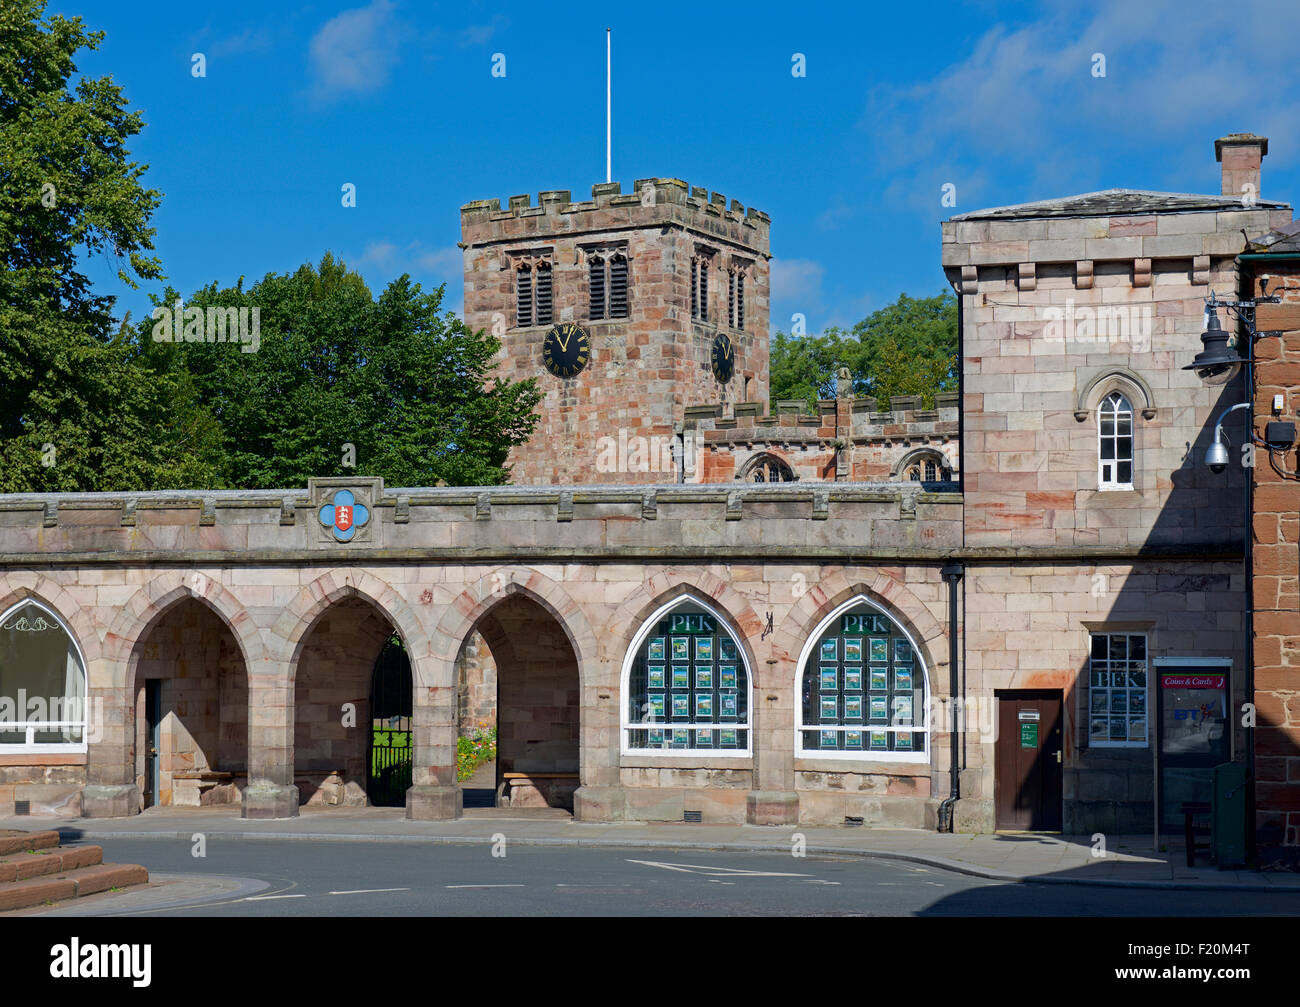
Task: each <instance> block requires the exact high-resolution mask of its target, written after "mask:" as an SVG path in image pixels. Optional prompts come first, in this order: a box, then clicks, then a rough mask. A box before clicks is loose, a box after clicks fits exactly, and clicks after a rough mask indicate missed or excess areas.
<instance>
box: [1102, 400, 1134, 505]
mask: <svg viewBox="0 0 1300 1007" xmlns="http://www.w3.org/2000/svg"><path fill="white" fill-rule="evenodd" d="M1097 488H1098V489H1103V490H1131V489H1132V488H1133V407H1132V406H1131V405H1129V401H1128V399H1126V398H1125V397H1124V396H1123V395H1121V394H1120V393H1119V392H1111V393H1110V394H1109V395H1107V396H1106V397H1105V398H1104V399H1103V400H1102V403H1101V405H1100V406H1099V407H1098V409H1097Z"/></svg>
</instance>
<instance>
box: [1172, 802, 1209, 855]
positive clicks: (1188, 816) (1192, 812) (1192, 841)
mask: <svg viewBox="0 0 1300 1007" xmlns="http://www.w3.org/2000/svg"><path fill="white" fill-rule="evenodd" d="M1178 810H1179V811H1180V812H1181V813H1182V816H1183V839H1184V840H1185V841H1186V843H1187V866H1188V867H1195V866H1196V854H1197V853H1200V852H1205V853H1207V854H1208V853H1209V852H1210V850H1211V848H1212V846H1211V844H1210V843H1198V842H1197V841H1196V837H1197V836H1208V835H1209V834H1210V832H1211V829H1210V826H1209V823H1204V824H1202V823H1201V822H1198V821H1197V819H1200V818H1207V817H1209V814H1210V805H1209V803H1208V802H1206V801H1184V802H1183V803H1182V804H1180V805H1179V806H1178Z"/></svg>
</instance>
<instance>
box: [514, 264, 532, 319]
mask: <svg viewBox="0 0 1300 1007" xmlns="http://www.w3.org/2000/svg"><path fill="white" fill-rule="evenodd" d="M532 324H533V270H532V267H531V266H526V265H525V266H520V267H519V270H518V272H517V273H516V274H515V325H517V326H518V327H519V328H521V329H522V328H524V327H525V326H528V325H532Z"/></svg>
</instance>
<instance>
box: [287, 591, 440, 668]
mask: <svg viewBox="0 0 1300 1007" xmlns="http://www.w3.org/2000/svg"><path fill="white" fill-rule="evenodd" d="M347 598H359V599H361V600H362V601H364V602H367V603H368V604H370V605H372V606H374V608H375V609H376V611H378V612H379V613H380V614H381V615H383V616H384V618H386V619H387V620H388V621H389V622H390V623H391V624H392V626H393V628H394V629H395V630H397V633H398V635H399V636H401V638H402V643H403V644H404V645H405V647H406V650H407V653H408V654H409V655H410V658H411V673H412V675H413V676H415V679H416V683H417V685H418V684H420V683H421V674H422V672H423V671H427V668H426V665H427V656H428V653H429V648H428V646H427V644H426V642H425V639H424V634H423V631H422V625H421V622H420V620H419V619H418V618H417V617H416V615H415V613H414V612H413V611H412V610H411V607H410V606H409V605H407V603H406V601H405V600H404V599H403V598H402V596H401V595H400V594H398V592H397V589H396V588H395V587H394V586H393V585H392V584H390V583H388V582H387V581H384V580H381V579H380V578H378V577H376V576H374V575H373V574H371V573H368V572H366V571H364V570H331V571H329V572H328V573H324V574H322V575H321V576H319V577H317V578H316V579H315V580H314V581H312V582H311V583H310V584H306V585H304V586H303V588H302V590H300V591H299V592H298V596H297V597H296V598H294V600H293V601H292V602H290V603H289V605H287V606H286V607H285V609H284V611H283V612H282V613H281V614H280V617H279V618H278V619H277V620H276V621H275V625H274V626H272V627H271V629H270V630H269V636H270V640H271V644H272V648H273V649H274V650H276V651H278V657H279V659H280V660H282V661H284V662H285V663H286V665H287V673H288V684H289V685H291V686H292V684H293V681H294V676H295V675H296V673H297V667H298V659H299V657H300V656H301V654H302V648H303V644H304V642H305V641H306V639H307V636H308V634H309V633H310V632H311V629H312V627H314V626H315V625H316V622H317V621H318V620H319V619H320V617H321V616H322V615H323V614H324V613H325V612H326V611H327V610H328V609H329V608H330V607H331V606H333V605H334V604H336V603H337V602H340V601H343V600H344V599H347ZM272 648H268V650H270V649H272ZM271 656H273V655H272V654H270V653H268V657H271Z"/></svg>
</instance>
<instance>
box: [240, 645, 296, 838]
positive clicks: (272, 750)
mask: <svg viewBox="0 0 1300 1007" xmlns="http://www.w3.org/2000/svg"><path fill="white" fill-rule="evenodd" d="M289 670H290V666H289V662H288V661H260V662H257V663H255V664H253V665H252V666H251V667H250V668H249V682H248V786H247V787H245V788H244V797H243V801H242V809H241V814H242V816H243V817H244V818H295V817H297V815H298V788H297V787H296V786H294V782H293V724H294V705H293V684H292V683H291V682H290V681H289Z"/></svg>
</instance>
